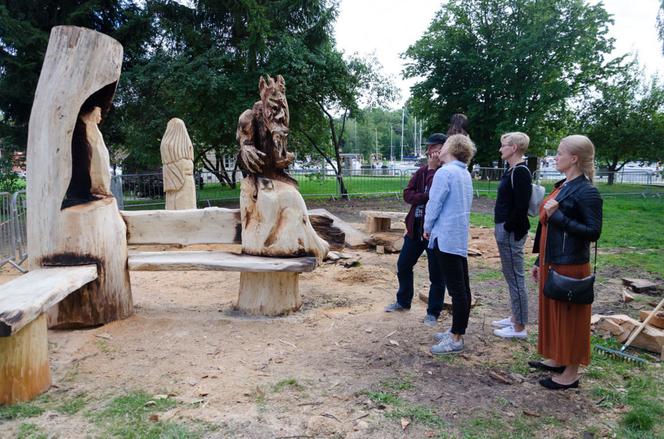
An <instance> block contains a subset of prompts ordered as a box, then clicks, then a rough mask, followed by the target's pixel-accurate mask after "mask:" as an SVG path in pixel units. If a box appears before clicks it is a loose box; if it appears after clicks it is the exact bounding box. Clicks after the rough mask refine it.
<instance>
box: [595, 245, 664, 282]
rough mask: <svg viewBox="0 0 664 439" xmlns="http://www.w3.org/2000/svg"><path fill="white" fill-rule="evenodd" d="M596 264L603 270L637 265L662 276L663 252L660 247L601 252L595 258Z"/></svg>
mask: <svg viewBox="0 0 664 439" xmlns="http://www.w3.org/2000/svg"><path fill="white" fill-rule="evenodd" d="M600 246H601V243H600ZM600 248H601V247H600ZM597 266H598V267H599V268H600V269H603V271H611V270H612V269H613V268H614V267H617V268H621V269H623V270H634V269H635V268H637V267H638V270H639V271H640V270H643V271H647V272H648V273H652V274H654V275H657V276H658V277H660V278H664V252H663V251H662V250H661V249H638V250H630V251H626V252H624V253H613V254H602V255H600V256H598V258H597Z"/></svg>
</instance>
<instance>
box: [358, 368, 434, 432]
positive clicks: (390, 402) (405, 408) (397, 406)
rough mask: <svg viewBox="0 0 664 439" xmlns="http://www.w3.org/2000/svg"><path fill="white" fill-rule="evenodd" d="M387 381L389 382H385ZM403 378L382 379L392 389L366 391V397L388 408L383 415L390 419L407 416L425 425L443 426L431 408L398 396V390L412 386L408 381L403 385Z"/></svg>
mask: <svg viewBox="0 0 664 439" xmlns="http://www.w3.org/2000/svg"><path fill="white" fill-rule="evenodd" d="M386 383H389V384H386ZM402 384H403V380H400V379H399V380H398V383H395V380H390V381H389V382H386V381H383V382H382V383H381V385H382V386H384V387H392V388H393V389H394V390H393V391H379V392H375V391H368V392H366V395H367V397H368V398H369V399H370V400H371V401H373V402H374V403H375V404H378V405H381V406H384V407H386V408H389V410H388V411H386V412H385V416H386V417H388V418H391V419H401V418H407V419H409V420H410V421H411V422H417V423H420V424H422V425H426V426H427V427H436V428H443V427H446V426H447V423H446V422H445V421H444V420H443V419H442V418H441V417H440V416H438V415H437V414H436V413H435V412H434V411H433V410H432V409H431V408H429V407H425V406H423V405H419V404H413V403H410V402H408V401H406V400H404V399H402V398H399V396H398V392H399V391H400V390H410V389H412V388H413V386H412V384H411V383H409V384H408V385H406V386H403V385H402Z"/></svg>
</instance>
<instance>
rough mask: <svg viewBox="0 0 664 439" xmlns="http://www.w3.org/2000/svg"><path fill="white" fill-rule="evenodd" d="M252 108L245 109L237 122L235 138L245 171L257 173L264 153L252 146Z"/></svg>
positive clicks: (262, 162) (261, 164)
mask: <svg viewBox="0 0 664 439" xmlns="http://www.w3.org/2000/svg"><path fill="white" fill-rule="evenodd" d="M253 117H254V112H253V110H246V111H245V112H244V113H242V114H241V115H240V119H239V120H238V123H237V132H236V138H237V141H238V143H239V144H240V160H241V161H242V163H243V164H244V167H245V169H246V170H247V171H249V172H251V173H254V174H257V173H260V172H261V171H262V170H263V165H264V164H265V163H264V161H263V158H264V157H265V153H263V152H262V151H259V150H257V149H256V147H255V146H254V128H253V122H252V121H253Z"/></svg>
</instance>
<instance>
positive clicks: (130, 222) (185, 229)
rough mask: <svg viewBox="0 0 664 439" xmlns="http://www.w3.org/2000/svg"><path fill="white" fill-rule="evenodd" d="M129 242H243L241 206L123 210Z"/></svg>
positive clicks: (121, 212)
mask: <svg viewBox="0 0 664 439" xmlns="http://www.w3.org/2000/svg"><path fill="white" fill-rule="evenodd" d="M120 214H121V215H122V218H123V219H124V221H125V223H126V224H127V243H128V244H182V245H190V244H240V243H241V242H242V228H241V227H240V209H224V208H220V207H208V208H206V209H189V210H123V211H120Z"/></svg>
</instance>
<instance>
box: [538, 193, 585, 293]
mask: <svg viewBox="0 0 664 439" xmlns="http://www.w3.org/2000/svg"><path fill="white" fill-rule="evenodd" d="M572 193H573V192H570V193H569V194H567V196H565V197H563V198H561V199H560V200H558V203H560V201H562V200H563V199H564V198H567V197H569V196H570V195H571V194H572ZM596 272H597V242H595V264H594V267H593V274H591V275H590V276H588V277H584V278H583V279H577V278H573V277H569V276H564V275H562V274H560V273H558V272H557V271H556V270H554V269H553V268H551V267H549V273H548V276H547V278H546V282H545V283H544V295H545V296H546V297H548V298H549V299H554V300H559V301H561V302H568V303H578V304H581V305H589V304H591V303H593V300H595V291H594V287H595V274H596Z"/></svg>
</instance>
